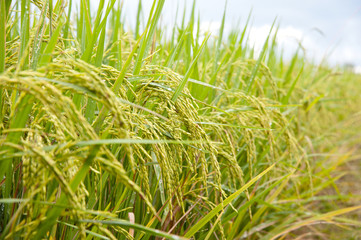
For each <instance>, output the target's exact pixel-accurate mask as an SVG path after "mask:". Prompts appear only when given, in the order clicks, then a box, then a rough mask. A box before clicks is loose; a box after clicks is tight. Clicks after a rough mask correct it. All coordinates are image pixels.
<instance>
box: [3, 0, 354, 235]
mask: <svg viewBox="0 0 361 240" xmlns="http://www.w3.org/2000/svg"><path fill="white" fill-rule="evenodd" d="M77 3H78V5H77V10H74V6H73V2H72V0H69V1H66V0H57V1H53V0H43V1H41V0H22V1H16V0H12V1H11V0H9V1H8V0H7V1H5V0H1V3H0V101H1V109H0V113H1V114H0V118H1V122H0V123H1V124H0V136H1V137H0V153H1V154H0V180H1V181H0V187H1V192H0V197H1V199H0V233H1V236H0V239H162V238H166V239H243V238H246V239H293V238H297V237H298V238H310V239H318V238H323V239H339V238H340V236H342V237H343V238H352V237H355V238H356V237H357V236H359V234H360V231H359V229H360V226H361V222H360V221H359V216H360V209H361V205H359V203H357V202H358V201H359V200H360V196H361V195H360V194H359V193H358V192H357V191H356V189H357V187H359V186H360V184H359V183H358V184H357V182H359V180H360V178H359V171H360V168H359V163H358V162H357V160H359V159H360V150H359V140H360V134H359V132H361V124H360V123H361V110H360V107H359V106H358V102H359V101H360V100H361V96H360V94H359V91H360V87H358V86H360V81H361V77H360V75H356V74H354V73H352V72H349V71H346V70H343V69H342V68H338V67H330V66H328V65H327V63H325V62H323V63H321V64H314V63H310V62H308V61H307V60H306V59H305V57H304V52H303V51H304V50H303V49H301V48H300V49H298V50H297V52H296V53H295V54H294V56H293V58H292V59H291V61H290V62H287V61H285V60H283V58H282V53H281V51H279V49H278V45H277V42H276V40H275V39H276V34H277V24H278V22H277V21H275V22H274V23H273V25H272V26H273V27H272V28H271V29H270V33H269V36H268V37H267V39H265V43H264V46H263V48H262V51H261V53H260V54H259V56H258V57H257V58H254V56H255V55H254V49H253V48H252V47H250V46H252V43H249V40H248V38H247V33H248V31H249V28H250V26H249V21H248V20H247V21H246V22H245V23H243V25H240V26H238V27H237V28H235V29H234V30H233V31H232V32H231V33H230V34H229V35H226V34H225V33H224V30H223V29H224V28H223V27H221V29H220V32H219V33H218V36H217V37H214V36H213V35H210V34H209V33H202V32H201V31H200V22H199V21H197V20H196V14H195V11H197V9H195V7H194V6H195V5H193V7H189V8H190V9H191V10H190V13H191V14H190V18H189V19H186V16H187V15H186V14H184V17H183V21H182V22H181V23H180V24H179V25H178V24H176V25H174V27H173V28H172V29H171V34H170V36H171V37H169V38H168V37H164V35H165V30H164V28H163V27H161V26H162V25H161V24H162V23H161V20H160V19H161V14H162V8H163V5H164V3H165V0H154V1H153V4H152V7H151V9H143V8H142V1H141V0H140V1H139V4H138V14H137V21H136V23H137V24H136V26H137V27H136V28H135V29H128V28H127V27H126V26H127V24H126V23H125V22H124V20H123V19H124V15H125V14H126V12H124V10H123V8H122V2H121V1H118V0H110V1H104V0H100V1H99V3H98V5H97V6H96V9H97V11H96V12H93V11H92V9H93V8H92V6H90V1H89V0H80V1H78V2H77ZM143 11H147V12H148V11H149V12H148V13H149V18H148V19H142V18H141V16H143V15H144V14H142V13H143ZM74 12H75V14H74ZM178 14H181V13H178ZM226 14H227V13H226V11H225V12H224V17H223V22H222V26H224V21H225V20H224V19H225V17H226ZM248 19H249V18H248ZM141 23H144V24H141ZM350 184H354V187H352V185H351V186H350Z"/></svg>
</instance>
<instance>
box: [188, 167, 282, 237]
mask: <svg viewBox="0 0 361 240" xmlns="http://www.w3.org/2000/svg"><path fill="white" fill-rule="evenodd" d="M274 166H275V164H273V165H271V166H270V167H268V168H267V169H266V170H264V171H263V172H261V173H260V174H258V175H257V176H256V177H254V178H253V179H252V180H250V181H249V182H248V183H246V184H245V185H244V186H243V187H241V188H240V189H239V190H237V191H236V192H234V193H233V194H232V195H230V196H229V197H228V198H226V199H224V201H223V203H221V204H219V205H218V206H216V207H215V208H213V209H212V211H210V212H209V213H208V214H207V215H206V216H204V217H203V218H202V219H201V220H199V221H198V222H197V223H196V224H195V225H194V226H193V227H191V228H190V229H189V231H188V232H187V233H186V234H185V235H184V236H185V237H186V238H191V237H193V236H194V234H196V233H197V232H198V231H199V230H200V229H201V228H202V227H203V226H204V225H206V224H207V223H208V222H210V221H211V220H212V218H213V217H214V216H216V215H217V214H218V213H219V212H220V211H222V210H223V209H224V208H225V207H226V206H227V205H228V204H229V203H231V202H232V201H233V200H234V199H235V198H236V197H238V196H239V195H240V194H241V193H243V192H244V191H245V190H246V189H248V188H249V187H250V186H252V185H253V184H254V183H255V182H257V181H258V180H259V179H260V178H261V177H263V175H265V174H266V173H268V172H269V171H270V170H271V169H272V168H273V167H274Z"/></svg>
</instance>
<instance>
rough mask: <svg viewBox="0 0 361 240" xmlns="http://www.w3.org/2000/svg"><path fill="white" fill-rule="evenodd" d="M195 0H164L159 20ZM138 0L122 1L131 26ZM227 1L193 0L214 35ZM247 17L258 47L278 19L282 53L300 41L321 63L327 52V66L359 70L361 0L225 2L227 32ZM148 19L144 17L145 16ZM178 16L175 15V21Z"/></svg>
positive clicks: (147, 0)
mask: <svg viewBox="0 0 361 240" xmlns="http://www.w3.org/2000/svg"><path fill="white" fill-rule="evenodd" d="M142 2H143V11H144V13H145V15H146V13H147V12H149V10H150V7H151V4H152V2H153V1H152V0H143V1H142ZM192 3H193V0H166V3H165V5H164V9H163V15H162V24H165V25H169V26H171V25H172V24H173V23H174V17H175V13H176V11H177V8H178V10H179V12H182V11H183V7H184V6H186V8H187V9H189V10H190V9H191V7H192ZM137 5H138V0H124V10H125V11H126V14H125V20H126V21H127V22H128V24H129V25H134V24H135V16H136V9H137ZM224 8H225V0H197V1H196V12H199V14H200V19H201V26H202V28H204V29H205V30H206V29H207V30H210V31H211V32H212V33H213V34H217V33H218V31H219V27H220V23H221V21H222V16H223V11H224ZM251 10H252V15H251V25H252V28H251V34H250V41H251V43H252V44H254V45H255V47H256V49H257V48H260V47H261V46H262V45H263V43H264V41H265V39H266V37H267V35H268V32H269V30H270V27H271V25H272V22H273V21H274V19H275V18H276V17H277V21H278V23H279V24H280V28H279V33H278V42H279V44H280V45H281V46H282V47H283V49H284V52H285V54H286V55H291V53H293V52H294V51H295V48H296V47H297V46H298V45H297V44H298V43H297V42H299V41H301V42H302V46H303V47H304V48H305V49H306V57H307V58H308V59H309V60H310V61H312V60H315V61H316V62H319V61H320V60H321V59H323V57H324V56H327V59H328V61H329V62H330V63H331V64H340V65H343V64H353V65H354V66H355V67H356V70H357V71H358V72H361V1H360V0H343V1H341V0H303V1H299V0H297V1H296V0H228V1H227V6H226V13H227V14H226V22H225V31H226V32H227V31H228V32H229V31H230V30H231V29H232V28H234V26H236V25H237V23H238V22H239V23H240V26H241V27H242V26H244V24H245V22H246V20H247V17H248V14H249V13H250V11H251ZM145 17H146V16H145ZM180 19H181V16H178V20H180Z"/></svg>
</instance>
